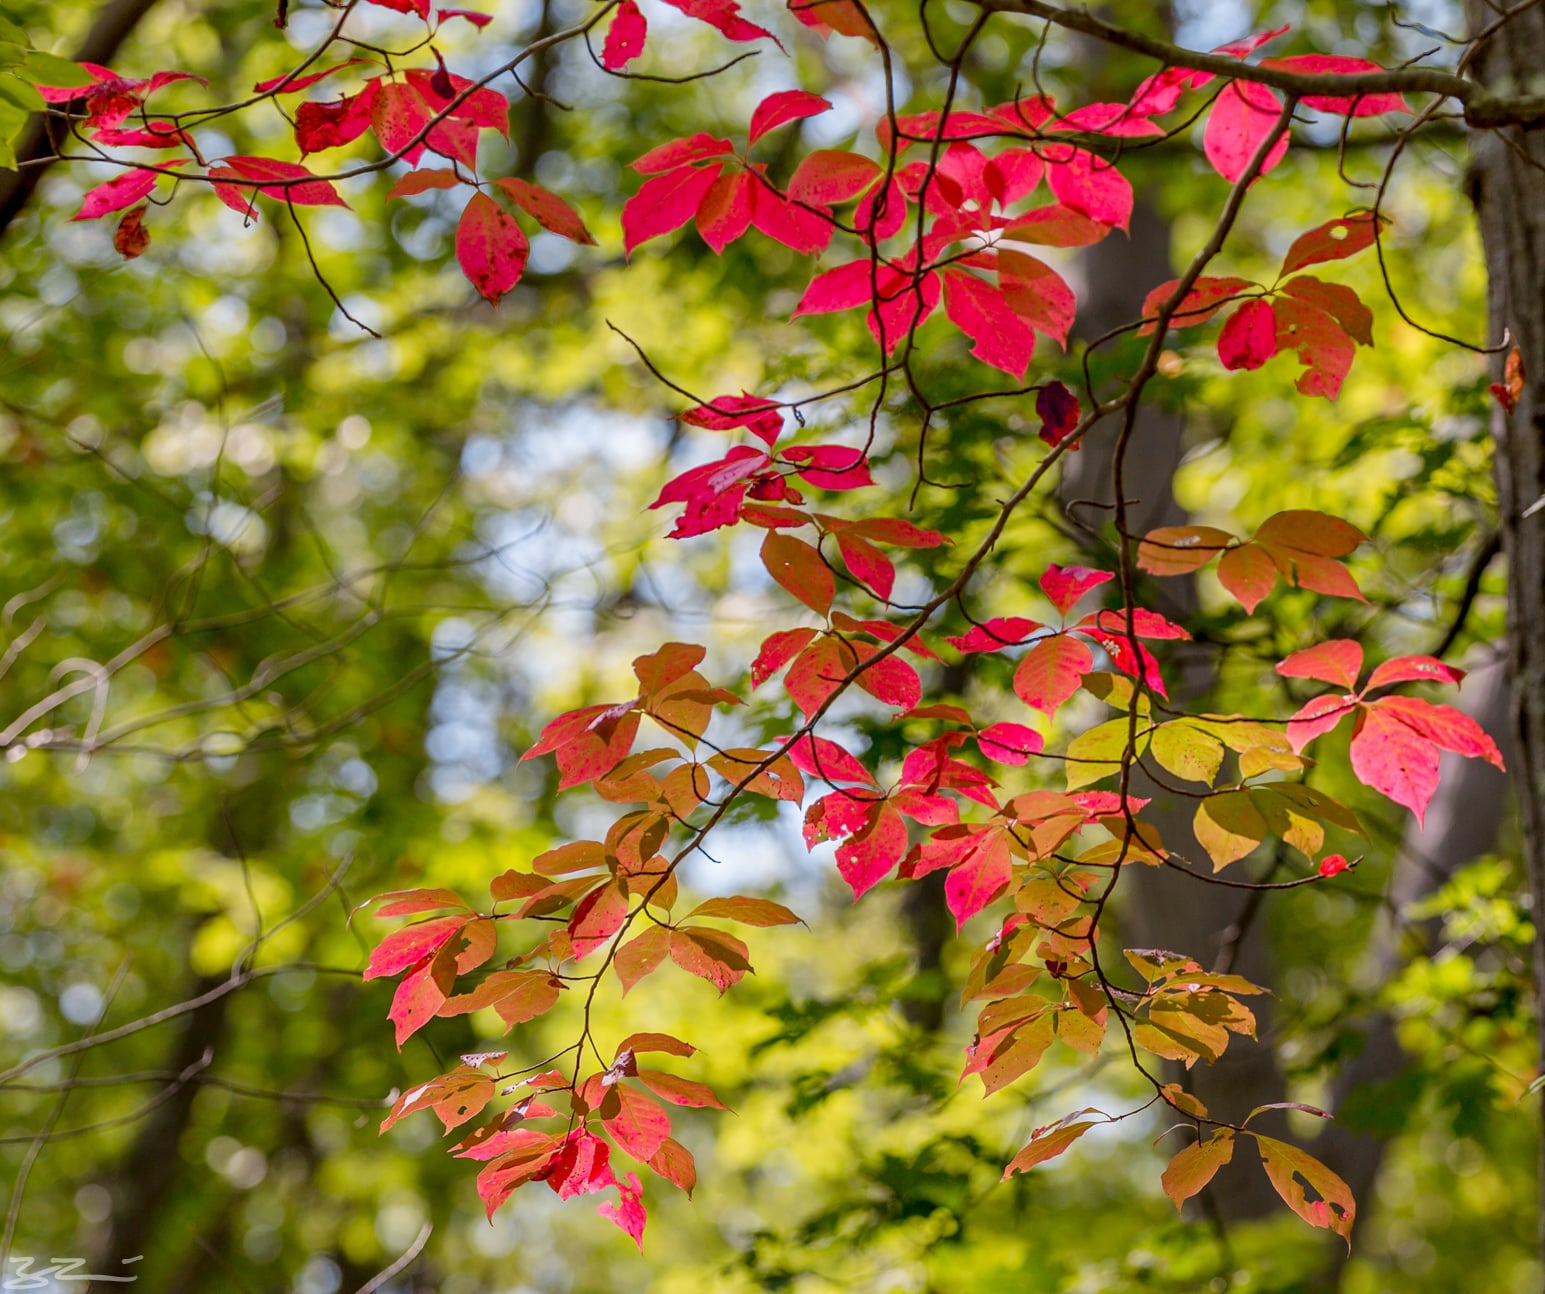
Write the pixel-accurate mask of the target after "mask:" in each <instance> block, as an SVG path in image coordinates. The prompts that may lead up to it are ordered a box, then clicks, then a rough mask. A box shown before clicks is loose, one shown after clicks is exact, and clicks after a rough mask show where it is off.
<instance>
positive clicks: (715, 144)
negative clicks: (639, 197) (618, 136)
mask: <svg viewBox="0 0 1545 1294" xmlns="http://www.w3.org/2000/svg"><path fill="white" fill-rule="evenodd" d="M734 151H735V146H734V145H733V144H731V143H730V141H729V140H727V139H716V138H715V137H714V136H713V135H709V134H706V133H704V132H703V131H698V133H697V134H695V135H689V136H684V137H683V138H681V139H673V140H671V141H669V142H668V143H664V144H661V145H660V146H659V147H657V148H651V149H650V150H649V151H648V152H647V153H645V154H644V155H643V156H642V157H640V158H637V159H636V160H635V161H633V162H632V163H631V165H632V167H633V169H634V170H635V171H637V172H638V173H639V174H640V175H655V174H658V173H659V172H661V171H674V170H675V169H676V168H677V167H681V166H685V165H686V164H687V163H688V162H703V161H707V160H708V159H709V158H710V157H722V156H724V154H726V153H733V152H734Z"/></svg>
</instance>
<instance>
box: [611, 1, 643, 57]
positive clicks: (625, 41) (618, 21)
mask: <svg viewBox="0 0 1545 1294" xmlns="http://www.w3.org/2000/svg"><path fill="white" fill-rule="evenodd" d="M648 33H649V25H648V24H647V23H646V22H645V21H644V14H643V11H642V10H641V9H640V8H639V7H638V0H622V3H621V4H619V5H618V6H617V12H616V14H614V15H613V17H612V21H611V26H609V27H608V28H607V29H606V43H605V44H604V45H603V46H602V47H601V66H602V67H604V68H606V69H607V70H608V71H611V72H615V71H616V70H617V69H618V68H619V67H625V66H626V65H627V64H629V63H631V62H632V61H633V60H634V59H635V58H637V57H638V56H639V55H640V54H641V53H643V50H644V37H645V36H646V35H648Z"/></svg>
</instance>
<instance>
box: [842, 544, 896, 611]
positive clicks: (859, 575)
mask: <svg viewBox="0 0 1545 1294" xmlns="http://www.w3.org/2000/svg"><path fill="white" fill-rule="evenodd" d="M837 548H838V550H839V551H840V552H841V553H842V560H843V561H845V562H846V563H847V564H848V571H849V573H850V574H851V575H852V576H853V578H854V579H855V580H857V581H858V582H859V583H860V584H862V585H863V586H864V587H865V588H866V589H868V590H869V591H870V592H871V593H873V594H874V595H875V597H877V598H879V599H880V600H881V601H882V602H883V601H887V600H889V598H890V595H891V590H892V589H893V588H895V586H896V567H895V566H894V565H893V564H892V562H891V560H890V558H888V557H887V556H886V555H885V554H884V553H882V552H881V551H880V550H879V549H878V548H876V547H875V546H874V545H873V544H869V543H865V542H864V541H863V540H862V539H860V538H859V537H858V536H857V535H853V534H845V533H843V532H841V531H839V532H838V533H837Z"/></svg>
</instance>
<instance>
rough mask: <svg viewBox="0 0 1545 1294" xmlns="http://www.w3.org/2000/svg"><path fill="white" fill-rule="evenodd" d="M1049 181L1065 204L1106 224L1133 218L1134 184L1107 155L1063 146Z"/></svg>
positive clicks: (1051, 163)
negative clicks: (1101, 155)
mask: <svg viewBox="0 0 1545 1294" xmlns="http://www.w3.org/2000/svg"><path fill="white" fill-rule="evenodd" d="M1214 111H1216V110H1214ZM1063 157H1065V158H1066V160H1058V159H1060V158H1063ZM1046 183H1047V184H1048V185H1049V186H1050V187H1051V191H1052V192H1053V193H1054V194H1056V196H1057V201H1059V202H1060V203H1062V205H1063V206H1065V207H1069V208H1071V209H1072V210H1074V211H1076V212H1079V213H1080V214H1081V215H1085V216H1088V217H1089V218H1090V219H1091V220H1094V221H1097V222H1098V223H1100V224H1102V225H1113V226H1115V227H1116V228H1117V229H1125V228H1127V226H1128V224H1129V223H1130V221H1131V219H1132V186H1131V185H1130V184H1129V183H1128V182H1127V179H1126V177H1125V176H1124V175H1122V174H1121V172H1120V171H1118V170H1117V169H1116V167H1115V164H1114V163H1112V162H1111V161H1109V160H1108V159H1106V158H1103V157H1096V156H1095V155H1094V154H1093V153H1090V152H1086V151H1085V150H1084V149H1082V148H1073V149H1065V148H1063V147H1062V146H1061V145H1059V146H1058V147H1057V148H1056V149H1055V150H1053V154H1052V155H1049V157H1048V161H1047V164H1046Z"/></svg>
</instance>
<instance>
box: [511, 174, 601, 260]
mask: <svg viewBox="0 0 1545 1294" xmlns="http://www.w3.org/2000/svg"><path fill="white" fill-rule="evenodd" d="M494 183H495V184H497V185H498V186H499V187H500V188H501V189H503V190H504V192H505V194H506V195H508V197H509V199H510V201H511V202H513V203H514V204H515V205H516V206H517V207H519V208H520V209H521V210H522V211H524V212H525V213H526V214H527V215H528V216H531V217H532V218H533V219H534V220H535V221H536V222H537V224H539V225H541V226H542V228H543V229H549V230H551V231H552V232H553V233H555V234H559V235H561V236H562V237H564V238H567V239H568V240H569V241H570V242H575V243H584V244H587V245H589V246H592V247H593V246H595V239H594V238H592V237H591V236H590V231H589V230H588V229H586V228H585V222H584V221H583V220H581V219H580V218H579V213H578V212H577V211H575V210H574V208H573V207H571V206H569V204H568V203H567V202H565V201H564V200H563V199H562V198H560V197H559V196H558V195H557V194H556V193H550V192H548V190H546V189H544V188H543V187H542V186H541V185H540V184H531V183H530V182H528V181H526V180H522V179H519V178H518V177H516V176H513V175H511V176H507V177H505V178H504V179H502V180H495V181H494Z"/></svg>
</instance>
